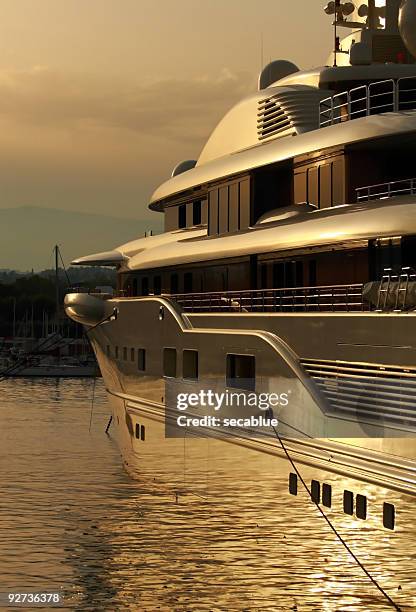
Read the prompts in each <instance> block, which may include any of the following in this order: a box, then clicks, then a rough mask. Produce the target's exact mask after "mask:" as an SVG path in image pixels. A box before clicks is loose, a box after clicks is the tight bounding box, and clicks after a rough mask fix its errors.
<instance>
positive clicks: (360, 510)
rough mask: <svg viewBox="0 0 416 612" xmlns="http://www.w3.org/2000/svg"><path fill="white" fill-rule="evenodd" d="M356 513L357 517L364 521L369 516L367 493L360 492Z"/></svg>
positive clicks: (357, 498)
mask: <svg viewBox="0 0 416 612" xmlns="http://www.w3.org/2000/svg"><path fill="white" fill-rule="evenodd" d="M355 514H356V516H357V518H359V519H361V520H363V521H365V519H366V518H367V498H366V496H365V495H360V494H358V495H357V497H356V498H355Z"/></svg>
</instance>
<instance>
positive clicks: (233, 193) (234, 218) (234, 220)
mask: <svg viewBox="0 0 416 612" xmlns="http://www.w3.org/2000/svg"><path fill="white" fill-rule="evenodd" d="M229 196H230V197H229V208H228V214H229V220H228V229H229V231H230V232H236V231H238V229H239V225H240V223H239V218H238V197H239V190H238V183H233V184H232V185H230V192H229Z"/></svg>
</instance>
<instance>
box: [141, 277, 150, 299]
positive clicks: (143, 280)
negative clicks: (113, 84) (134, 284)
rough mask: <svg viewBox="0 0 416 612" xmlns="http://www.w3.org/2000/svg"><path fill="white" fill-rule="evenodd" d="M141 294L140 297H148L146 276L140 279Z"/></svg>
mask: <svg viewBox="0 0 416 612" xmlns="http://www.w3.org/2000/svg"><path fill="white" fill-rule="evenodd" d="M141 294H142V295H149V279H148V278H147V276H145V277H144V278H142V291H141Z"/></svg>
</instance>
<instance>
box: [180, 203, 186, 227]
mask: <svg viewBox="0 0 416 612" xmlns="http://www.w3.org/2000/svg"><path fill="white" fill-rule="evenodd" d="M178 227H179V228H180V229H182V228H184V227H186V204H181V206H179V210H178Z"/></svg>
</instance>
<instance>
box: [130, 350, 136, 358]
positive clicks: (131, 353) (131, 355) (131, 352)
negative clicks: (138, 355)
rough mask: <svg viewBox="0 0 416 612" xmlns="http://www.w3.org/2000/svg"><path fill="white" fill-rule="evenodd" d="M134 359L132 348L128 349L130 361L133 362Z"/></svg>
mask: <svg viewBox="0 0 416 612" xmlns="http://www.w3.org/2000/svg"><path fill="white" fill-rule="evenodd" d="M134 359H135V355H134V348H132V349H130V361H134Z"/></svg>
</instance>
